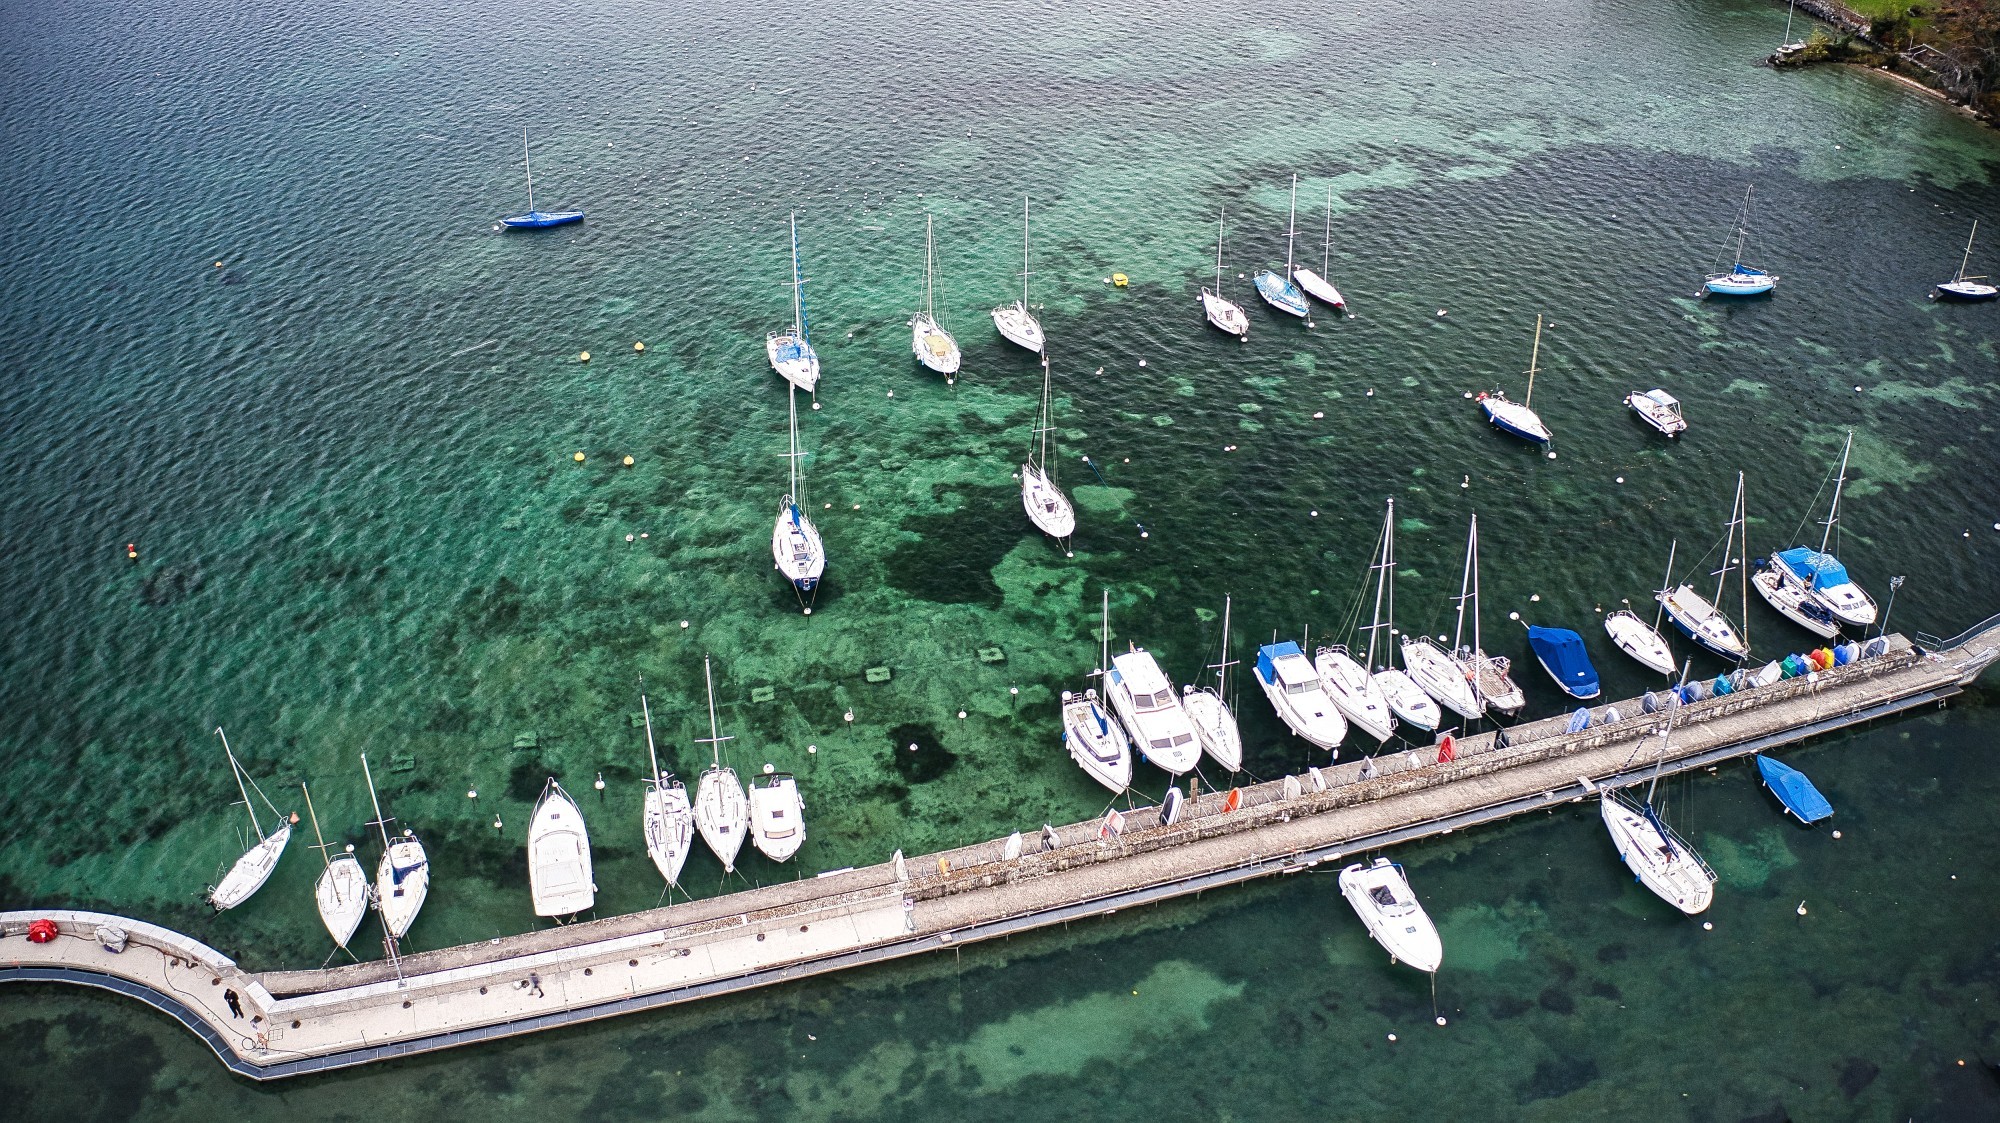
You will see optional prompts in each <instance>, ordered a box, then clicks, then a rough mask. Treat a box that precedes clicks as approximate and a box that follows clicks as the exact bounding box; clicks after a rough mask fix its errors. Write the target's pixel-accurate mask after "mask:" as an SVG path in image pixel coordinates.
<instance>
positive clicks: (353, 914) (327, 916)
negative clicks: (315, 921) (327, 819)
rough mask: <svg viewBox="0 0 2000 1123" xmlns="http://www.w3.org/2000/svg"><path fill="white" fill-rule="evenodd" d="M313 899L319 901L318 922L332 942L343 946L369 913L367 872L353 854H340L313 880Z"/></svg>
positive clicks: (352, 936)
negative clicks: (331, 938) (322, 925)
mask: <svg viewBox="0 0 2000 1123" xmlns="http://www.w3.org/2000/svg"><path fill="white" fill-rule="evenodd" d="M313 899H314V901H315V902H316V903H317V904H318V905H319V919H320V923H322V924H324V925H326V933H327V935H329V936H332V937H333V942H334V943H335V944H337V945H338V946H340V947H346V946H347V942H348V941H349V940H352V939H353V938H354V930H355V929H357V928H359V927H361V918H362V917H364V916H367V915H368V873H367V871H366V870H363V869H362V868H361V863H360V862H359V861H358V860H356V859H355V857H354V855H352V854H342V855H340V856H339V857H337V858H335V859H334V860H333V861H331V862H328V863H327V865H326V868H325V869H323V870H321V871H320V874H319V880H318V881H317V882H315V883H314V884H313Z"/></svg>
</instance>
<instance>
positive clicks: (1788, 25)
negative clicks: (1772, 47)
mask: <svg viewBox="0 0 2000 1123" xmlns="http://www.w3.org/2000/svg"><path fill="white" fill-rule="evenodd" d="M1798 10H1799V0H1792V3H1791V5H1790V6H1789V7H1787V8H1786V9H1785V40H1784V42H1782V43H1779V44H1778V46H1779V47H1780V48H1784V47H1789V46H1791V45H1792V16H1793V14H1794V13H1796V12H1797V11H1798Z"/></svg>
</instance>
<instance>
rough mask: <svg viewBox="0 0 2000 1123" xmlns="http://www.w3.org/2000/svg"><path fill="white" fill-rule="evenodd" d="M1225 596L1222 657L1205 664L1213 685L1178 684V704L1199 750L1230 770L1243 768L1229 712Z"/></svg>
mask: <svg viewBox="0 0 2000 1123" xmlns="http://www.w3.org/2000/svg"><path fill="white" fill-rule="evenodd" d="M1229 667H1230V662H1229V597H1228V596H1227V595H1226V594H1225V595H1224V596H1223V598H1222V661H1221V662H1219V663H1217V664H1215V665H1214V666H1212V667H1208V668H1206V669H1207V670H1211V671H1214V672H1215V676H1216V682H1215V685H1214V686H1204V687H1202V688H1201V689H1199V690H1197V689H1195V688H1194V687H1193V686H1192V685H1189V686H1184V687H1182V688H1181V707H1182V708H1183V709H1185V710H1186V711H1187V715H1188V720H1189V721H1192V722H1194V728H1195V732H1196V733H1197V734H1199V735H1200V737H1201V747H1202V750H1203V751H1204V752H1206V753H1208V755H1209V756H1210V757H1212V758H1214V760H1215V763H1217V764H1220V765H1221V766H1222V767H1224V768H1227V769H1228V770H1230V771H1231V772H1236V771H1240V770H1241V769H1242V768H1243V735H1242V734H1241V733H1240V732H1238V731H1237V728H1236V715H1235V714H1233V713H1231V712H1229V702H1228V698H1229Z"/></svg>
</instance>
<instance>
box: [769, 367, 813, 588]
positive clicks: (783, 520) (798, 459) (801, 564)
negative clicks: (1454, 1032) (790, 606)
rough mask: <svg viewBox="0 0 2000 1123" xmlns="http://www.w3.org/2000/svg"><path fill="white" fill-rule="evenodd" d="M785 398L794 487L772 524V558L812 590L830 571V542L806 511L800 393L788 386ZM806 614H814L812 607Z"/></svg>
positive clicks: (795, 585)
mask: <svg viewBox="0 0 2000 1123" xmlns="http://www.w3.org/2000/svg"><path fill="white" fill-rule="evenodd" d="M785 399H786V402H787V404H789V406H790V407H791V430H792V450H791V452H790V453H789V454H788V456H787V463H788V464H789V465H790V467H791V487H790V488H789V489H787V490H786V492H785V497H784V498H783V499H780V500H778V519H777V522H776V523H775V524H773V526H772V527H771V560H772V562H773V564H774V565H775V566H776V567H777V570H778V572H779V573H782V574H784V576H785V580H787V581H790V582H791V583H792V587H793V588H795V589H797V590H798V591H799V592H801V593H810V592H813V591H814V590H815V589H818V588H819V579H820V575H821V574H823V573H825V572H826V544H825V543H823V542H821V541H820V538H819V528H818V527H815V526H814V525H813V521H812V518H811V516H809V515H807V514H806V512H805V490H806V470H805V464H804V461H805V455H806V454H805V453H803V452H800V451H799V399H798V394H797V393H796V392H795V391H793V390H791V389H789V388H788V389H787V390H786V391H785ZM806 615H808V616H810V615H812V609H811V608H810V607H808V608H807V609H806Z"/></svg>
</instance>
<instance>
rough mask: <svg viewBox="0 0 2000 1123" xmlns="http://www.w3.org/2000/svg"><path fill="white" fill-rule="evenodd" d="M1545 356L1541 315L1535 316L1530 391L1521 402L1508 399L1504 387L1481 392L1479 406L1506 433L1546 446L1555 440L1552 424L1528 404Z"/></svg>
mask: <svg viewBox="0 0 2000 1123" xmlns="http://www.w3.org/2000/svg"><path fill="white" fill-rule="evenodd" d="M1541 356H1542V318H1541V316H1540V315H1537V316H1536V317H1535V347H1534V350H1533V351H1532V352H1530V354H1529V356H1528V393H1527V396H1525V397H1523V398H1522V399H1521V400H1520V401H1518V402H1511V401H1508V400H1507V393H1506V391H1504V390H1499V389H1495V390H1493V391H1491V392H1487V391H1481V392H1480V394H1479V408H1480V409H1482V410H1484V411H1485V412H1486V420H1488V421H1490V422H1492V423H1493V427H1494V428H1496V429H1498V430H1500V431H1501V432H1503V433H1507V434H1510V435H1512V436H1516V437H1519V438H1521V439H1522V440H1524V441H1531V442H1533V443H1535V444H1538V445H1543V446H1547V445H1548V443H1549V442H1550V441H1552V440H1554V439H1555V437H1554V435H1553V434H1551V433H1550V432H1549V427H1548V426H1547V425H1544V424H1542V416H1541V414H1538V413H1536V412H1535V411H1534V410H1532V409H1530V408H1529V406H1528V403H1530V402H1532V401H1534V400H1535V368H1536V366H1537V365H1538V364H1539V363H1540V362H1541Z"/></svg>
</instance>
